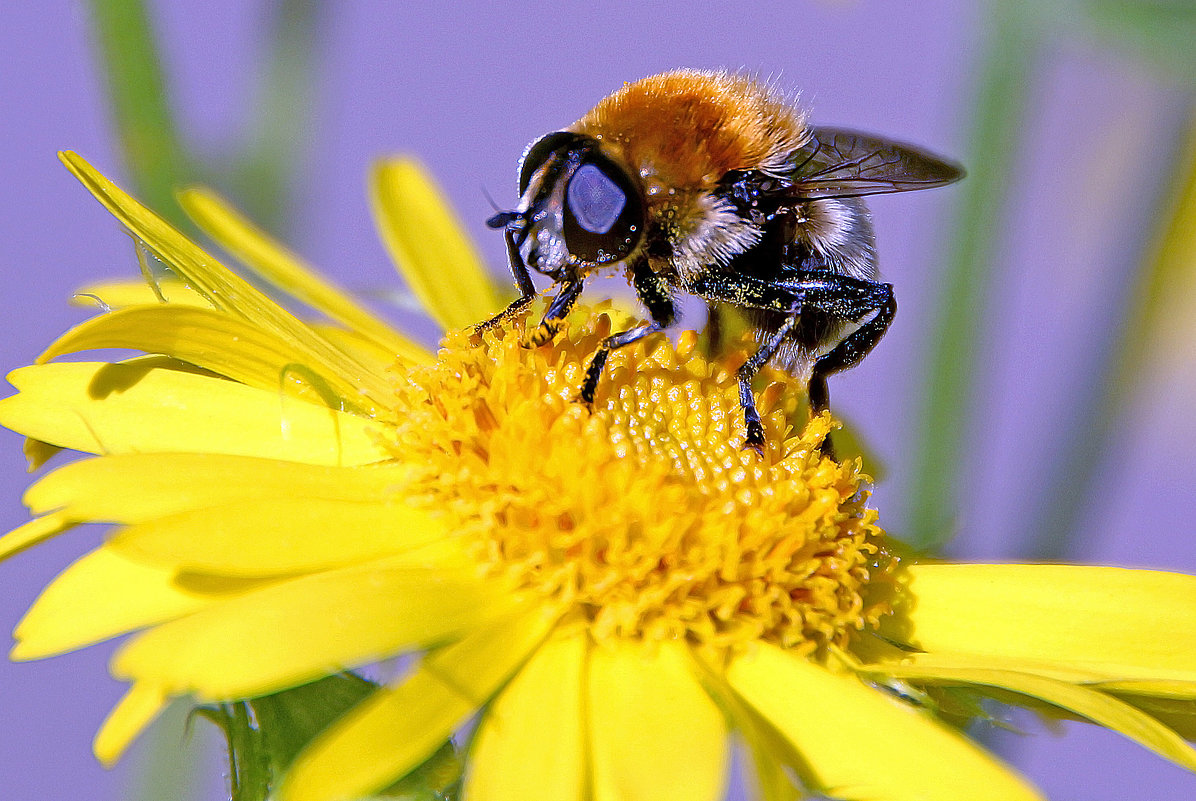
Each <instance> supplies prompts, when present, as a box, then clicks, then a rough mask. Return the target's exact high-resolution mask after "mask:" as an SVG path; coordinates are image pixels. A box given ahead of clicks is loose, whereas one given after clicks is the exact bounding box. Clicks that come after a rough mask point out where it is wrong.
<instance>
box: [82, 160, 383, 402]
mask: <svg viewBox="0 0 1196 801" xmlns="http://www.w3.org/2000/svg"><path fill="white" fill-rule="evenodd" d="M59 157H60V158H61V159H62V162H63V164H65V165H66V167H67V169H69V170H70V171H71V172H72V173H73V174H74V176H75V177H76V178H78V179H79V181H80V182H81V183H82V184H83V185H84V186H85V187H87V189H88V191H90V192H91V193H92V195H94V196H95V198H96V199H97V200H99V201H100V203H102V204H103V205H104V206H105V207H106V208H107V209H108V211H109V212H111V213H112V215H113V216H114V217H116V219H117V220H119V221H120V222H121V224H123V225H124V226H125V227H126V228H128V229H129V231H130V232H131V233H132V234H133V235H134V236H135V237H137V239H139V240H140V241H141V243H142V244H144V245H145V247H146V248H147V249H148V250H149V252H150V253H152V254H153V255H154V256H155V257H156V258H158V259H160V260H161V261H162V262H164V263H165V264H167V265H169V266H170V268H171V269H172V270H174V272H175V273H176V274H177V275H178V276H179V277H180V278H182V279H183V280H184V281H186V282H187V284H188V285H190V286H191V287H192V288H193V289H195V291H196V292H198V293H199V294H200V295H202V296H203V297H204V298H206V299H207V300H208V301H209V302H210V303H211V304H212V305H213V306H215V307H216V308H218V309H223V310H225V311H228V312H230V313H232V314H235V315H237V316H240V317H243V318H245V319H246V320H248V321H249V322H250V323H252V324H253V325H255V326H257V327H259V328H263V329H265V330H267V331H270V332H272V333H274V334H276V335H277V336H279V337H280V338H282V339H283V340H285V341H287V342H289V343H291V344H293V345H294V346H295V348H296V349H301V350H303V351H305V352H310V353H312V354H314V355H315V357H316V358H317V359H318V360H319V361H320V363H322V364H328V365H330V366H331V367H332V368H333V371H334V372H335V373H336V374H337V375H339V376H341V377H342V378H344V379H345V380H348V381H352V382H355V383H356V385H357V388H358V394H359V395H360V396H361V400H362V401H369V402H372V403H374V404H377V405H379V406H385V404H386V402H387V400H388V398H389V397H390V385H389V382H388V381H386V380H385V377H382V376H379V375H377V373H375V372H374V371H371V370H369V369H368V368H367V367H365V366H364V365H361V364H359V363H358V362H357V361H356V360H355V359H352V358H350V357H349V356H348V355H347V354H345V353H343V352H341V351H339V350H338V349H337V348H335V347H333V346H332V345H331V344H330V343H328V342H327V341H325V340H324V339H323V338H321V337H320V336H319V335H318V334H316V333H315V332H314V331H312V330H311V328H309V327H308V326H306V325H304V324H303V323H302V322H301V321H300V320H299V319H297V318H296V317H295V316H294V315H292V314H291V313H289V312H288V311H286V310H285V309H283V308H282V307H281V306H279V305H278V304H277V303H275V302H274V301H273V300H271V299H270V298H268V297H267V296H266V295H265V294H263V293H262V292H260V291H259V290H257V289H255V288H254V287H253V286H251V285H250V284H249V283H248V282H247V281H245V280H244V279H243V278H241V277H239V276H237V275H236V274H234V273H233V272H231V271H230V270H229V269H228V268H227V267H225V266H224V265H222V264H221V263H220V262H218V261H217V260H216V259H214V258H212V256H210V255H209V254H207V253H206V252H204V250H203V249H202V248H200V247H199V246H198V245H196V244H195V243H194V242H192V241H191V240H190V239H188V238H187V237H185V236H184V235H183V234H181V233H180V232H179V231H177V230H176V229H175V228H173V227H172V226H171V225H170V224H169V223H167V222H166V221H165V220H163V219H162V218H161V217H159V216H158V215H156V214H154V213H153V212H152V211H150V210H149V209H147V208H146V207H145V206H143V205H141V204H140V203H138V202H137V201H136V200H134V199H133V198H132V197H131V196H129V195H128V194H127V193H125V192H124V191H123V190H121V188H120V187H118V186H117V185H116V184H114V183H112V182H111V181H109V180H108V179H107V178H105V177H104V176H103V175H101V174H100V173H99V172H98V171H97V170H96V169H95V168H94V167H92V166H91V165H90V164H88V163H87V161H86V160H84V159H83V158H81V157H80V156H79V155H78V154H75V153H70V152H64V153H60V154H59ZM363 405H364V404H363Z"/></svg>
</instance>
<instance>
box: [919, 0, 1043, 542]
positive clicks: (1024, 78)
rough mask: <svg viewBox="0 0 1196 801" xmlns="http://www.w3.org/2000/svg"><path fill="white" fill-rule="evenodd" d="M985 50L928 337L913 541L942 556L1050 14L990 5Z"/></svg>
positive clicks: (1012, 5) (1023, 5)
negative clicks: (1000, 242)
mask: <svg viewBox="0 0 1196 801" xmlns="http://www.w3.org/2000/svg"><path fill="white" fill-rule="evenodd" d="M989 9H990V11H989V24H988V25H987V26H985V27H986V29H987V30H988V31H989V36H988V42H987V44H986V52H985V55H984V57H983V61H982V63H981V67H980V73H979V74H980V78H979V85H978V86H977V94H976V103H975V106H974V108H975V117H974V122H973V127H972V132H971V142H970V145H969V148H968V152H969V156H968V157H967V158H966V160H965V162H964V163H965V165H966V167H967V169H968V176H967V178H966V179H965V180H964V182H963V183H962V184H961V187H960V190H959V191H960V199H959V211H958V214H957V216H956V220H957V222H956V225H955V226H954V230H955V231H956V235H955V239H954V241H953V242H952V244H951V251H950V255H949V257H948V261H947V267H946V271H945V274H944V277H943V284H942V287H943V288H942V295H941V296H940V298H939V302H938V312H937V316H936V320H935V321H934V323H933V324H932V326H931V335H930V338H929V342H930V343H931V345H930V348H931V350H930V354H929V358H928V363H929V371H928V375H927V380H926V385H925V388H924V390H923V393H924V394H923V399H922V406H921V419H920V421H919V430H918V436H917V438H916V439H915V441H916V442H917V443H919V451H918V453H917V456H916V459H917V462H916V464H915V466H914V470H913V474H912V475H913V482H912V483H911V486H913V487H915V488H916V491H915V492H914V493H912V498H911V502H912V506H911V509H910V517H909V521H908V525H907V527H906V535H905V538H906V539H907V540H908V542H909V544H910V545H911V546H913V547H914V548H915V549H916V550H918V551H927V552H934V551H936V550H938V549H940V548H941V547H942V546H943V544H944V543H946V541H947V540H948V539H950V537H951V535H952V534H953V533H954V523H955V510H956V504H957V502H958V489H959V488H958V478H959V475H960V468H961V463H962V457H963V454H964V438H965V436H966V433H967V431H966V429H967V426H968V422H969V415H970V412H971V409H972V400H973V395H974V389H975V386H974V385H975V369H976V365H977V362H978V354H977V350H978V347H977V345H978V339H979V334H980V331H981V329H982V327H983V323H984V320H985V314H984V309H985V303H986V300H987V298H988V295H989V291H990V286H991V283H992V276H991V273H992V268H993V262H994V255H993V254H994V245H995V242H996V239H997V233H998V231H999V230H1000V228H1001V226H1002V224H1003V221H1004V218H1005V212H1006V210H1007V200H1008V198H1009V186H1010V177H1011V176H1012V175H1013V174H1014V169H1013V168H1014V156H1015V152H1016V150H1017V147H1018V144H1019V142H1020V141H1021V136H1020V133H1021V130H1022V127H1023V122H1024V116H1025V106H1026V95H1027V91H1028V89H1029V85H1030V75H1031V72H1032V70H1033V68H1034V63H1035V61H1036V56H1037V54H1038V50H1039V41H1040V31H1041V29H1042V28H1043V25H1042V19H1041V14H1040V13H1037V12H1036V11H1035V9H1034V7H1033V6H1032V5H1031V4H1029V3H1024V2H1001V0H996V1H995V2H991V3H990V4H989Z"/></svg>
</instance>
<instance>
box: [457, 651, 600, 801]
mask: <svg viewBox="0 0 1196 801" xmlns="http://www.w3.org/2000/svg"><path fill="white" fill-rule="evenodd" d="M585 636H586V635H585V634H575V635H573V636H568V637H558V638H555V639H551V640H549V641H548V642H547V643H545V644H544V646H543V647H542V648H540V650H539V651H537V652H536V654H535V656H533V657H532V658H531V660H530V661H528V663H527V665H526V666H525V667H524V668H523V670H521V671H519V673H518V674H516V676H515V678H513V679H512V680H511V683H510V684H509V685H507V688H506V689H505V690H503V692H502V694H501V695H499V696H498V698H497V699H496V700H495V701H494V703H493V704H492V705H491V706H490V708H489V709H488V710H487V711H486V714H485V715H484V717H483V718H482V722H481V724H480V725H479V727H478V732H477V738H476V740H475V741H474V745H473V748H472V750H471V752H470V756H469V762H468V765H469V767H468V772H467V774H466V776H465V798H468V799H470V801H539V800H540V799H543V801H572V800H573V799H576V800H577V801H581V799H583V798H588V797H589V792H588V788H587V787H586V783H587V782H586V772H587V766H586V744H585V739H584V732H585V730H586V726H587V723H586V717H585V703H584V701H583V696H584V694H585V686H584V683H583V681H584V677H583V670H584V667H585V658H586V642H585Z"/></svg>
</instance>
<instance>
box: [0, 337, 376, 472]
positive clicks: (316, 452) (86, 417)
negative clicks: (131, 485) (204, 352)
mask: <svg viewBox="0 0 1196 801" xmlns="http://www.w3.org/2000/svg"><path fill="white" fill-rule="evenodd" d="M8 380H9V381H10V382H12V384H13V386H15V387H16V388H17V389H18V390H20V391H19V393H18V394H16V395H13V396H11V397H8V398H4V399H3V400H0V424H2V425H4V426H5V427H7V428H11V429H13V430H15V431H18V432H20V433H22V434H24V435H26V436H28V437H33V438H35V439H40V440H43V441H45V442H49V443H52V444H54V445H58V446H60V447H63V448H71V449H74V450H77V451H84V452H88V453H137V452H142V453H170V452H191V453H226V454H233V455H243V456H261V455H269V456H271V457H274V458H277V459H284V460H289V461H295V462H306V463H308V464H325V465H354V464H368V463H371V462H380V461H385V460H387V459H389V458H390V454H389V453H387V452H386V450H385V449H384V448H383V447H382V446H381V445H379V444H378V442H377V440H376V438H375V437H374V436H373V433H372V432H373V430H374V428H375V427H376V423H373V422H372V421H371V420H369V419H366V418H363V417H357V416H355V415H350V414H346V413H344V412H338V411H335V410H332V409H327V408H324V407H321V406H316V405H314V404H310V403H306V402H304V401H300V400H296V399H292V398H286V397H284V396H280V394H279V393H278V392H273V393H271V392H264V391H262V390H259V389H254V388H252V387H247V386H244V385H242V384H238V383H235V382H233V381H227V380H225V379H221V378H213V377H211V376H207V375H200V374H196V373H193V372H188V371H186V370H185V369H184V367H183V366H182V365H179V364H178V363H177V362H171V361H170V360H168V359H162V358H145V359H136V360H132V361H129V362H124V363H120V364H108V363H97V362H62V363H53V364H40V365H33V366H30V367H22V368H20V369H18V370H14V371H13V372H12V373H10V374H9V376H8Z"/></svg>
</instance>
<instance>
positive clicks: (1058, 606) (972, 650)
mask: <svg viewBox="0 0 1196 801" xmlns="http://www.w3.org/2000/svg"><path fill="white" fill-rule="evenodd" d="M909 574H910V584H909V587H910V592H911V594H912V596H913V599H914V600H913V603H912V606H911V608H910V610H909V618H908V623H909V625H910V628H909V631H908V633H907V632H905V631H902V632H900V633H898V632H889V633H890V635H891V636H892V635H896V636H900V637H908V638H909V641H910V642H912V643H913V644H914V645H915V646H916V647H917V648H919V649H921V650H922V651H924V652H925V656H923V655H919V654H912V655H911V657H910V658H911V659H912V661H913V662H914V663H917V662H918V661H919V660H921V659H924V658H925V659H934V658H937V657H938V656H940V655H955V656H959V657H968V658H970V659H971V661H972V662H973V663H980V662H984V663H985V664H988V665H989V666H991V667H998V668H1006V669H1010V670H1022V671H1029V672H1034V673H1039V674H1041V675H1049V676H1052V677H1054V678H1059V679H1063V680H1071V681H1080V680H1087V681H1101V680H1107V681H1128V680H1172V681H1181V682H1196V577H1193V576H1186V575H1182V574H1179V573H1166V572H1162V571H1156V570H1125V569H1122V568H1115V567H1079V566H1073V565H913V566H911V567H910V570H909Z"/></svg>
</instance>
